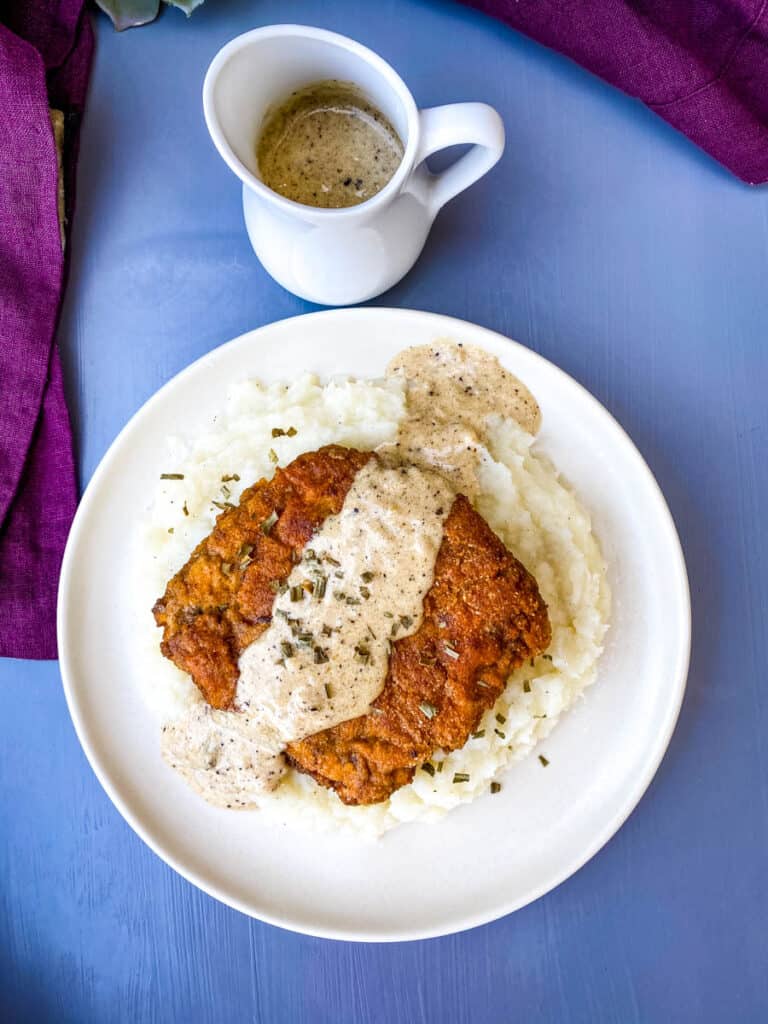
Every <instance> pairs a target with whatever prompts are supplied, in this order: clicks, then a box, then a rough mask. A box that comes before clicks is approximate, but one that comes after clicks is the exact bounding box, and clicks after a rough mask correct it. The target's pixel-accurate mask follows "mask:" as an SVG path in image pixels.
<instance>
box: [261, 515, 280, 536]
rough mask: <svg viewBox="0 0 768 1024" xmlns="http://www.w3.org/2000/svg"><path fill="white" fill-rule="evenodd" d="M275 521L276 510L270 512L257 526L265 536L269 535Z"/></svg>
mask: <svg viewBox="0 0 768 1024" xmlns="http://www.w3.org/2000/svg"><path fill="white" fill-rule="evenodd" d="M276 522H277V512H270V514H269V515H268V516H267V518H266V519H265V520H264V521H263V522H262V523H261V525H260V526H259V529H260V530H261V532H262V533H263V534H264V536H265V537H268V536H269V535H270V533H271V532H272V527H273V526H274V525H275V523H276Z"/></svg>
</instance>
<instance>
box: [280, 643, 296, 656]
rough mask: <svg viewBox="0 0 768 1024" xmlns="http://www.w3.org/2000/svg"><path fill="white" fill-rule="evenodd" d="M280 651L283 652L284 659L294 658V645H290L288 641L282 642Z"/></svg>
mask: <svg viewBox="0 0 768 1024" xmlns="http://www.w3.org/2000/svg"><path fill="white" fill-rule="evenodd" d="M280 650H281V651H282V652H283V657H285V658H292V657H293V644H289V643H288V641H287V640H281V641H280Z"/></svg>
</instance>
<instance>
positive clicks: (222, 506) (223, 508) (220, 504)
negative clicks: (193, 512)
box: [211, 501, 235, 512]
mask: <svg viewBox="0 0 768 1024" xmlns="http://www.w3.org/2000/svg"><path fill="white" fill-rule="evenodd" d="M211 504H212V505H215V506H216V508H220V509H221V511H222V512H226V510H227V509H228V508H234V507H235V506H234V505H233V504H232V502H231V501H212V502H211Z"/></svg>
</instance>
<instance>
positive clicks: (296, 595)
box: [291, 587, 304, 601]
mask: <svg viewBox="0 0 768 1024" xmlns="http://www.w3.org/2000/svg"><path fill="white" fill-rule="evenodd" d="M303 599H304V587H291V600H292V601H302V600H303Z"/></svg>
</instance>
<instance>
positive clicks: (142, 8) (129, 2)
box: [96, 0, 160, 32]
mask: <svg viewBox="0 0 768 1024" xmlns="http://www.w3.org/2000/svg"><path fill="white" fill-rule="evenodd" d="M96 3H97V4H98V5H99V7H100V8H101V9H102V11H104V12H105V14H108V15H109V16H110V18H111V19H112V23H113V25H114V26H115V28H116V29H117V30H118V32H122V30H123V29H124V28H133V27H134V26H135V25H146V24H147V22H148V21H154V20H155V18H156V17H157V13H158V11H159V10H160V0H96Z"/></svg>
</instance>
